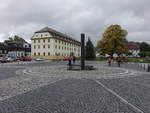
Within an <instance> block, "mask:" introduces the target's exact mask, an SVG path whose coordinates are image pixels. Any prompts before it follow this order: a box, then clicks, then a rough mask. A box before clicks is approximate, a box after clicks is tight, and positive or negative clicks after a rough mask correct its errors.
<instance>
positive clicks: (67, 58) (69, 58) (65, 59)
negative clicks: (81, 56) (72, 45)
mask: <svg viewBox="0 0 150 113" xmlns="http://www.w3.org/2000/svg"><path fill="white" fill-rule="evenodd" d="M68 60H72V58H71V57H65V58H63V61H68Z"/></svg>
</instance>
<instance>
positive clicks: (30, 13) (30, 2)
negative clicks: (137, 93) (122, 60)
mask: <svg viewBox="0 0 150 113" xmlns="http://www.w3.org/2000/svg"><path fill="white" fill-rule="evenodd" d="M0 1H1V4H0V11H1V14H0V25H1V26H0V29H1V30H0V37H1V38H0V39H1V40H3V39H6V38H7V37H8V35H9V33H10V32H14V33H15V34H18V35H20V36H22V37H24V38H26V39H28V40H29V39H30V38H31V36H32V35H33V33H34V32H35V31H36V30H39V29H41V28H42V27H45V26H49V27H52V28H54V29H56V30H59V31H61V32H64V33H67V34H69V35H71V36H73V37H74V38H76V39H79V37H80V33H81V32H85V33H86V34H87V35H88V36H90V37H91V39H92V40H93V41H94V43H95V44H96V41H97V40H99V39H100V36H101V34H102V32H103V31H104V30H105V29H106V28H107V27H108V26H109V25H110V24H120V25H121V26H122V27H123V28H124V29H126V30H127V31H128V33H129V35H128V37H127V39H129V40H136V41H147V42H150V39H149V38H148V37H149V36H150V23H149V20H150V15H149V11H150V7H149V4H150V1H148V0H124V1H121V0H74V1H73V0H43V1H41V0H0Z"/></svg>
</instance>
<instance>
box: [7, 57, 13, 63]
mask: <svg viewBox="0 0 150 113" xmlns="http://www.w3.org/2000/svg"><path fill="white" fill-rule="evenodd" d="M6 61H7V62H13V61H15V59H13V58H11V57H8V58H6Z"/></svg>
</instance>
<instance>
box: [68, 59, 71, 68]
mask: <svg viewBox="0 0 150 113" xmlns="http://www.w3.org/2000/svg"><path fill="white" fill-rule="evenodd" d="M68 66H69V70H71V60H69V63H68Z"/></svg>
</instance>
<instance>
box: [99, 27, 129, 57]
mask: <svg viewBox="0 0 150 113" xmlns="http://www.w3.org/2000/svg"><path fill="white" fill-rule="evenodd" d="M127 34H128V33H127V31H126V30H124V29H122V28H121V26H120V25H110V26H109V27H108V28H107V29H106V30H105V32H104V33H103V35H102V39H101V40H99V41H98V43H97V47H98V48H100V51H99V52H100V54H101V55H106V54H108V55H110V56H113V54H114V53H116V54H118V55H121V54H124V53H126V49H125V44H126V43H127V42H128V41H127V40H126V36H127Z"/></svg>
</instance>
